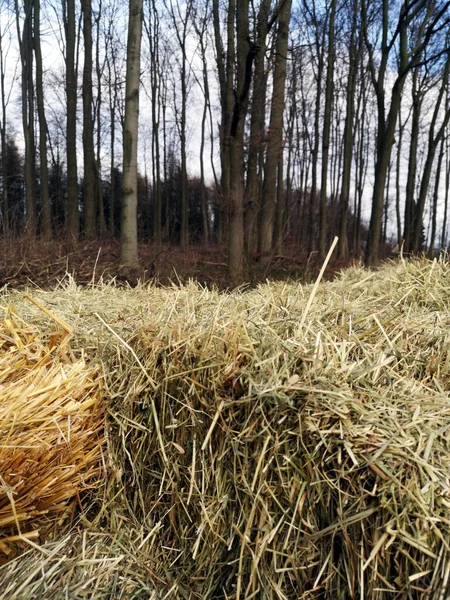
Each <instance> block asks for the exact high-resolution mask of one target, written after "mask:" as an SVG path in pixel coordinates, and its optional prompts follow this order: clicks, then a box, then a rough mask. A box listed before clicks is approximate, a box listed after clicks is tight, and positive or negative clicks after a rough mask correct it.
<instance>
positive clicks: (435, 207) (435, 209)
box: [428, 136, 445, 256]
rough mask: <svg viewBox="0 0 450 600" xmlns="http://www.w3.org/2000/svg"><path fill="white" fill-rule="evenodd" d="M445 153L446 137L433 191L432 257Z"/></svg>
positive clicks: (442, 141) (442, 139)
mask: <svg viewBox="0 0 450 600" xmlns="http://www.w3.org/2000/svg"><path fill="white" fill-rule="evenodd" d="M444 153H445V137H444V136H442V138H441V148H440V151H439V156H438V161H437V166H436V179H435V182H434V190H433V206H432V217H431V237H430V245H429V247H428V252H429V254H430V256H432V255H433V252H434V244H435V240H436V229H437V212H438V198H439V184H440V182H441V169H442V160H443V158H444Z"/></svg>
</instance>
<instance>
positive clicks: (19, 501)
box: [0, 307, 104, 560]
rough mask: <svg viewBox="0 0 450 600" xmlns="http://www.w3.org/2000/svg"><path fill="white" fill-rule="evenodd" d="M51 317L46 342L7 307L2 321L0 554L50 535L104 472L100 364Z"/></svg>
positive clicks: (1, 555)
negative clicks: (53, 327) (74, 345)
mask: <svg viewBox="0 0 450 600" xmlns="http://www.w3.org/2000/svg"><path fill="white" fill-rule="evenodd" d="M56 320H57V324H58V326H61V325H62V326H63V330H62V332H61V331H59V332H58V331H54V332H53V333H52V334H51V335H50V337H49V340H48V342H44V341H42V340H41V339H40V336H39V331H38V330H37V328H36V327H35V326H31V325H29V324H27V323H26V322H25V321H23V320H22V319H21V318H20V317H19V316H18V314H16V313H15V312H14V310H13V309H12V307H8V308H7V309H6V312H5V315H4V318H3V321H2V322H1V323H0V560H1V559H3V560H5V557H11V556H13V555H14V553H15V552H17V551H18V549H19V548H23V547H27V545H29V544H30V543H32V540H35V541H36V540H42V536H49V535H51V527H52V526H54V525H55V523H56V522H58V524H59V526H60V525H61V523H62V522H63V521H64V517H65V516H67V515H70V513H71V512H72V511H73V509H74V507H75V504H74V501H75V502H77V501H78V502H79V500H80V493H81V492H83V491H84V490H86V489H88V488H89V487H91V486H92V485H94V482H95V481H96V480H98V478H99V475H100V474H101V472H102V470H101V456H102V446H103V442H104V435H103V424H104V409H103V406H102V402H101V398H102V382H101V376H100V370H99V367H98V366H93V367H88V366H87V365H86V363H85V361H84V360H82V359H79V360H77V359H75V358H74V357H73V356H72V355H71V352H70V347H69V345H68V341H69V336H70V333H71V328H70V326H69V325H66V324H65V323H64V322H63V321H61V320H60V319H58V318H57V317H56ZM95 485H97V484H96V483H95Z"/></svg>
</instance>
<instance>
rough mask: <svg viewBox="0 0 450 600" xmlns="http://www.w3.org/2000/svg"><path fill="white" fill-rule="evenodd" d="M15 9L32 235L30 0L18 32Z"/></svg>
mask: <svg viewBox="0 0 450 600" xmlns="http://www.w3.org/2000/svg"><path fill="white" fill-rule="evenodd" d="M14 6H15V11H16V26H17V39H18V41H19V50H20V61H21V67H22V81H21V91H22V126H23V136H24V140H25V232H26V235H27V236H28V237H34V236H35V235H36V188H35V184H36V156H35V135H34V82H33V0H25V1H24V10H25V18H24V22H23V29H22V32H21V31H20V12H19V3H18V0H15V2H14Z"/></svg>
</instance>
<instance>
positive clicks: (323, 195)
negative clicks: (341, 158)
mask: <svg viewBox="0 0 450 600" xmlns="http://www.w3.org/2000/svg"><path fill="white" fill-rule="evenodd" d="M336 1H337V0H331V9H330V22H329V26H328V55H327V74H326V82H325V109H324V115H323V130H322V165H321V179H320V201H319V203H320V225H319V256H320V258H321V259H323V258H325V253H326V233H327V181H328V154H329V148H330V127H331V116H332V110H333V95H334V61H335V49H334V23H335V17H336Z"/></svg>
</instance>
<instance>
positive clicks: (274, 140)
mask: <svg viewBox="0 0 450 600" xmlns="http://www.w3.org/2000/svg"><path fill="white" fill-rule="evenodd" d="M291 6H292V2H291V0H285V1H284V2H283V5H282V7H281V10H280V12H279V15H278V30H277V38H276V43H275V67H274V71H273V91H272V103H271V109H270V123H269V132H268V134H267V154H266V166H265V170H264V185H263V195H262V204H261V218H260V231H259V251H260V254H261V261H262V262H263V264H267V262H268V261H269V260H270V253H271V249H272V241H273V228H274V222H275V200H276V188H277V168H278V164H279V163H280V161H281V160H282V155H283V114H284V102H285V87H286V86H285V84H286V60H287V50H288V39H289V21H290V16H291Z"/></svg>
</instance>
